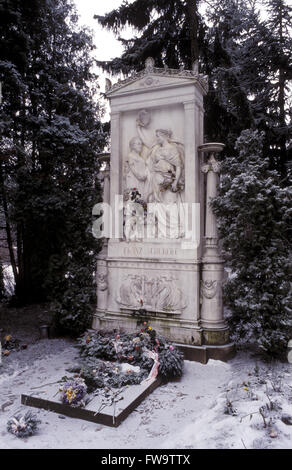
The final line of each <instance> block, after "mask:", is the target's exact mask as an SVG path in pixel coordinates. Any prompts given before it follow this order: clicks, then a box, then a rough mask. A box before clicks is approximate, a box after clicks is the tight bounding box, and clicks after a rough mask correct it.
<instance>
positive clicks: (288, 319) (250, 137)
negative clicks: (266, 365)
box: [212, 130, 292, 356]
mask: <svg viewBox="0 0 292 470" xmlns="http://www.w3.org/2000/svg"><path fill="white" fill-rule="evenodd" d="M263 137H264V135H263V133H260V132H258V131H252V130H245V131H243V132H242V133H241V136H240V137H239V138H238V140H237V144H236V150H237V151H238V157H237V158H235V157H229V158H226V160H225V161H224V163H223V167H222V173H223V174H222V178H221V186H220V192H219V195H218V197H217V198H216V199H215V200H213V203H212V205H213V210H214V212H215V214H216V215H217V217H218V221H219V233H220V237H221V240H222V245H223V248H224V250H225V252H226V253H228V254H229V266H230V267H231V269H232V271H233V275H232V276H231V277H230V278H229V280H228V281H227V282H226V284H225V289H224V291H225V303H226V305H227V306H229V307H230V308H231V310H232V313H233V315H232V316H231V318H230V325H231V328H232V330H233V332H235V333H237V338H238V337H239V338H245V339H246V338H248V339H250V340H253V341H254V340H256V341H257V342H258V345H259V347H260V348H261V349H262V350H264V351H265V352H268V353H269V354H272V355H274V356H278V355H281V354H282V353H283V352H285V351H286V348H287V343H288V340H289V339H290V338H291V337H292V336H291V335H292V315H291V314H292V305H291V221H292V208H291V196H292V191H291V188H289V187H288V188H283V187H281V184H280V180H281V177H280V174H279V173H278V172H277V171H276V170H270V169H269V157H268V156H267V155H265V154H263Z"/></svg>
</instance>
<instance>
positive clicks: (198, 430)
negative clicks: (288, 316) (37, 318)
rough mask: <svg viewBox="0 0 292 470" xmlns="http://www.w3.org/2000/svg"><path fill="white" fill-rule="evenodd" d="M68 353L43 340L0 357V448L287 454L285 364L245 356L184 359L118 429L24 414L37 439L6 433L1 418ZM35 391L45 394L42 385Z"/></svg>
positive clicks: (290, 436)
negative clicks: (178, 371) (175, 377)
mask: <svg viewBox="0 0 292 470" xmlns="http://www.w3.org/2000/svg"><path fill="white" fill-rule="evenodd" d="M76 355H77V351H76V349H75V348H74V347H73V343H72V342H71V341H68V340H65V339H51V340H42V341H37V342H35V343H34V344H30V345H28V347H27V349H25V350H23V351H19V352H12V353H11V355H10V356H9V357H7V358H4V359H3V362H4V364H3V365H2V367H1V366H0V448H1V449H19V448H32V449H52V448H54V449H58V448H79V449H80V448H83V449H84V448H85V449H86V448H88V449H90V448H94V449H98V448H103V449H106V448H107V449H116V448H118V449H128V448H130V449H147V448H158V449H164V448H165V449H168V448H169V449H171V448H185V449H192V448H195V449H199V448H203V449H206V448H207V449H211V448H220V449H222V448H224V449H230V448H239V449H243V448H247V449H251V448H292V425H288V424H284V422H282V421H281V418H282V417H283V415H285V414H286V415H287V414H288V415H290V416H291V423H292V375H291V372H292V365H290V364H288V363H287V364H283V363H278V362H276V363H273V364H266V363H264V362H261V361H260V360H259V359H257V360H256V359H255V358H253V357H252V356H251V355H250V354H248V353H246V352H240V353H238V354H237V356H236V357H235V358H234V359H233V360H232V361H230V362H229V363H223V362H220V361H213V360H210V361H209V363H208V364H207V365H202V364H199V363H194V362H189V361H186V362H185V372H184V376H183V378H182V379H181V380H180V381H178V382H172V383H168V384H167V385H164V386H161V387H160V388H158V389H157V390H155V391H154V392H153V393H152V394H151V395H150V396H149V397H148V398H146V399H145V400H144V402H143V403H142V404H141V405H140V406H139V407H138V408H137V409H136V410H135V411H134V412H133V413H132V414H131V415H130V416H129V417H128V418H127V419H126V420H125V421H124V422H123V423H122V424H121V425H120V426H119V427H118V428H108V427H106V426H102V425H97V424H93V423H89V422H86V421H82V420H77V419H72V418H68V417H66V418H65V417H61V416H59V415H58V414H55V413H52V412H48V411H44V410H37V409H32V410H33V411H34V412H35V413H36V414H37V415H38V417H39V418H40V419H41V421H42V423H41V425H40V429H39V433H38V434H37V435H36V436H33V437H30V438H28V439H25V440H21V439H18V438H16V437H14V436H13V435H11V434H8V433H7V432H6V423H7V420H8V419H9V418H10V417H11V416H12V415H13V414H15V413H16V412H17V411H21V412H23V413H24V412H25V411H26V410H27V409H28V408H27V407H25V406H23V405H21V404H20V394H21V393H27V392H29V391H30V390H31V389H32V388H33V387H39V386H40V385H44V384H47V383H50V382H51V381H52V378H53V379H55V377H56V375H58V371H62V369H63V367H64V364H65V365H66V366H67V364H68V367H69V366H70V365H71V364H72V362H74V357H76ZM60 373H61V372H60ZM60 378H61V377H60ZM56 389H57V385H56ZM39 390H40V394H41V393H43V394H44V395H43V396H45V387H42V388H40V389H39ZM40 396H42V395H40ZM261 407H263V408H261ZM259 410H260V411H261V413H260V412H259ZM251 413H253V414H251ZM250 416H252V418H250ZM286 421H287V417H286Z"/></svg>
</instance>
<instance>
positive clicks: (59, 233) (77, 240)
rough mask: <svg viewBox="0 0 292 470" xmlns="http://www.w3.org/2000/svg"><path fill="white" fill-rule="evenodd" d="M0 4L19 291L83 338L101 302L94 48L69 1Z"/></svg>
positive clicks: (0, 69) (6, 173)
mask: <svg viewBox="0 0 292 470" xmlns="http://www.w3.org/2000/svg"><path fill="white" fill-rule="evenodd" d="M0 8H1V15H0V17H1V30H0V35H1V38H4V41H5V47H4V48H3V51H4V52H3V55H2V57H1V59H2V60H1V62H0V75H1V76H0V81H2V90H3V102H2V105H1V107H0V113H1V122H2V126H1V134H2V135H1V136H2V139H1V147H0V150H1V157H2V158H1V178H2V188H3V195H4V196H5V201H6V209H7V210H6V227H7V228H8V229H9V230H8V232H9V231H10V238H12V239H13V238H14V239H13V240H12V241H11V244H14V243H15V242H16V245H17V256H16V259H15V260H14V261H13V256H14V250H13V249H12V250H11V256H12V264H13V263H14V264H15V277H16V294H17V297H18V299H19V300H20V301H21V302H34V301H43V300H48V299H54V302H55V305H54V311H55V314H56V317H57V320H58V323H59V325H62V326H64V327H65V328H66V329H69V330H71V331H75V332H79V331H81V330H82V329H84V327H85V326H87V325H88V319H89V315H90V313H91V312H92V309H93V308H94V304H95V300H94V296H95V293H94V291H95V288H94V278H93V274H94V270H95V254H96V252H97V248H98V246H97V244H96V240H94V239H93V237H92V235H91V210H92V207H93V205H94V204H95V203H96V202H98V201H99V200H100V195H99V187H98V185H97V182H96V174H97V171H98V167H97V163H96V162H97V159H96V157H97V153H98V152H99V151H101V150H102V148H103V144H104V141H105V136H104V133H103V129H102V125H101V123H100V116H101V112H102V110H101V109H100V107H99V105H98V103H96V100H95V98H94V96H95V93H96V89H97V77H96V75H94V74H93V73H92V65H93V59H92V57H91V51H92V50H93V49H94V46H93V43H92V39H91V37H90V34H89V33H88V32H87V31H86V30H84V29H79V28H78V25H77V21H78V18H77V15H76V12H75V10H74V7H73V4H72V2H71V1H70V0H37V1H36V0H33V1H30V2H23V1H20V0H19V1H17V0H16V1H10V0H7V1H3V0H1V2H0Z"/></svg>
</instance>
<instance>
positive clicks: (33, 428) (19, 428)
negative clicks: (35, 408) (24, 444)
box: [7, 411, 40, 438]
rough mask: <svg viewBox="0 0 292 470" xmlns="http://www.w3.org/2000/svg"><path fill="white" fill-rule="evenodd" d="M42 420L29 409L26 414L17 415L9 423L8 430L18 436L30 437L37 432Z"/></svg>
mask: <svg viewBox="0 0 292 470" xmlns="http://www.w3.org/2000/svg"><path fill="white" fill-rule="evenodd" d="M39 423H40V421H39V420H38V419H37V417H36V416H35V415H34V414H33V413H31V412H30V411H28V412H27V413H26V414H25V415H24V416H21V415H16V416H13V418H11V419H10V420H9V421H8V423H7V431H8V432H10V433H11V434H14V435H15V436H16V437H20V438H23V437H28V436H33V435H34V434H36V432H37V429H38V424H39Z"/></svg>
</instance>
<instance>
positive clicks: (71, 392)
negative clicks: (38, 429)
mask: <svg viewBox="0 0 292 470" xmlns="http://www.w3.org/2000/svg"><path fill="white" fill-rule="evenodd" d="M60 392H61V400H62V402H63V403H64V404H65V405H71V406H84V405H85V402H84V398H85V395H86V393H87V386H86V385H85V382H84V380H83V379H81V378H77V379H75V380H70V381H69V382H66V383H65V384H64V385H63V386H62V387H61V388H60Z"/></svg>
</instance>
